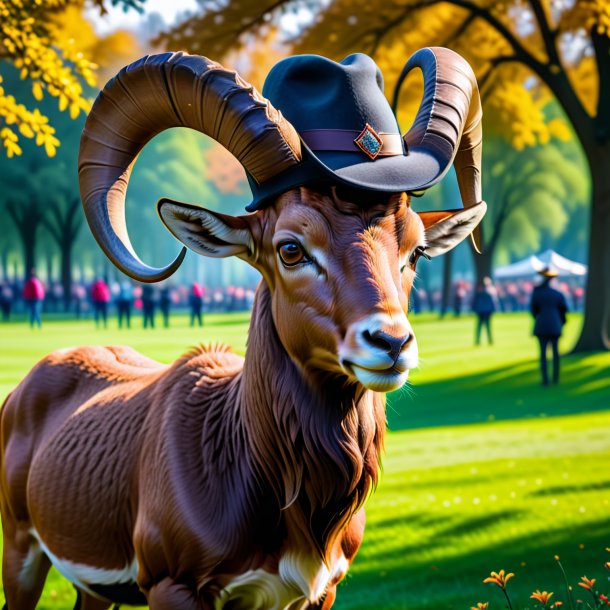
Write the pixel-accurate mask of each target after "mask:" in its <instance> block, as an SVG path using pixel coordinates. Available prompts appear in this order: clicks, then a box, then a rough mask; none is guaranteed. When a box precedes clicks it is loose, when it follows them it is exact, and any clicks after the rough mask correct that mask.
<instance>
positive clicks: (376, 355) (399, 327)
mask: <svg viewBox="0 0 610 610" xmlns="http://www.w3.org/2000/svg"><path fill="white" fill-rule="evenodd" d="M339 357H340V360H341V365H342V366H343V368H344V370H345V371H346V372H347V373H348V375H351V376H354V377H356V378H357V379H358V380H359V381H361V382H362V383H363V384H364V385H365V386H366V387H369V388H371V389H376V390H378V391H389V389H396V387H399V386H400V385H402V384H403V383H404V382H405V381H406V379H407V376H408V371H409V369H411V368H413V367H415V366H417V343H416V341H415V337H414V335H413V329H412V328H411V325H410V324H409V321H408V320H407V317H406V316H405V315H404V313H402V312H400V314H396V315H393V316H390V315H387V314H379V313H377V314H373V315H370V316H367V317H365V318H362V319H360V320H358V321H357V322H355V323H353V324H351V325H350V326H349V328H348V329H347V332H346V334H345V338H344V340H343V342H342V344H341V347H340V350H339ZM380 388H383V390H381V389H380Z"/></svg>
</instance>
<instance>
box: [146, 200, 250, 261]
mask: <svg viewBox="0 0 610 610" xmlns="http://www.w3.org/2000/svg"><path fill="white" fill-rule="evenodd" d="M157 210H158V211H159V216H160V217H161V220H162V221H163V223H164V224H165V226H166V227H167V228H168V229H169V230H170V232H171V233H172V234H173V235H174V237H176V238H177V239H179V240H180V241H181V242H182V243H183V244H184V245H185V246H187V247H188V248H190V249H191V250H193V251H194V252H197V254H203V255H204V256H210V257H212V258H225V257H227V256H239V257H240V258H243V259H246V260H247V259H248V258H249V257H250V254H251V253H252V252H253V251H254V243H253V239H252V233H251V231H250V226H249V224H248V221H247V220H246V218H247V217H246V216H229V215H227V214H220V213H219V212H212V211H211V210H206V209H205V208H200V207H198V206H195V205H191V204H188V203H181V202H179V201H172V200H171V199H160V200H159V203H158V204H157Z"/></svg>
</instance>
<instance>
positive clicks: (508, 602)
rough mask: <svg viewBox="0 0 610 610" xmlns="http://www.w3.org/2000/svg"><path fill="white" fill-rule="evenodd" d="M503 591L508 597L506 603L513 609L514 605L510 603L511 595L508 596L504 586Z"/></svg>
mask: <svg viewBox="0 0 610 610" xmlns="http://www.w3.org/2000/svg"><path fill="white" fill-rule="evenodd" d="M502 592H503V593H504V597H506V603H507V604H508V608H509V610H513V605H512V604H511V603H510V597H508V593H507V592H506V589H505V588H504V587H502Z"/></svg>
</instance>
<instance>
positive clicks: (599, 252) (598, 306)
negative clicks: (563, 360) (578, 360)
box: [573, 141, 610, 353]
mask: <svg viewBox="0 0 610 610" xmlns="http://www.w3.org/2000/svg"><path fill="white" fill-rule="evenodd" d="M583 145H584V143H583ZM585 152H586V154H587V157H588V159H589V165H590V168H591V186H592V205H591V230H590V235H589V261H588V263H589V271H588V275H587V290H586V297H585V315H584V321H583V326H582V331H581V335H580V338H579V339H578V342H577V343H576V346H575V347H574V350H573V351H574V353H579V352H588V351H599V350H607V349H610V141H608V142H606V143H605V144H603V145H599V144H598V145H593V144H590V145H589V146H585Z"/></svg>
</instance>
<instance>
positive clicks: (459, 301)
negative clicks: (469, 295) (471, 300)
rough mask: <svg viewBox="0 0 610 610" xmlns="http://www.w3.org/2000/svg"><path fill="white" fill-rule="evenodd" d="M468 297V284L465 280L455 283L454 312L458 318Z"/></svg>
mask: <svg viewBox="0 0 610 610" xmlns="http://www.w3.org/2000/svg"><path fill="white" fill-rule="evenodd" d="M465 298H466V286H465V284H464V282H462V281H458V282H456V284H455V288H454V293H453V314H454V315H455V317H456V318H459V317H460V314H461V313H462V305H463V304H464V299H465Z"/></svg>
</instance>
